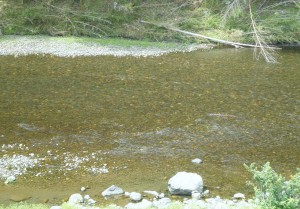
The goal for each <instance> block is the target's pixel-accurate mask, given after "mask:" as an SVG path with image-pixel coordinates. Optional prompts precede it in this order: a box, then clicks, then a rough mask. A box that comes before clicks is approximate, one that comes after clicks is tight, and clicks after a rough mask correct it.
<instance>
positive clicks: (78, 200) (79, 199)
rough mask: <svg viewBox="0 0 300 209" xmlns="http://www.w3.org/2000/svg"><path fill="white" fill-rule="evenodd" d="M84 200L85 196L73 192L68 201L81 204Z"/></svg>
mask: <svg viewBox="0 0 300 209" xmlns="http://www.w3.org/2000/svg"><path fill="white" fill-rule="evenodd" d="M82 202H83V197H82V195H81V194H79V193H75V194H72V195H71V196H70V197H69V200H68V203H70V204H79V203H82Z"/></svg>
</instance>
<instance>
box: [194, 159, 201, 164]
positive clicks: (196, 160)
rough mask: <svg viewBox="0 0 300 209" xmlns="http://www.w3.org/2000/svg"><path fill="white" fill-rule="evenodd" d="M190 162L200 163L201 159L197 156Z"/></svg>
mask: <svg viewBox="0 0 300 209" xmlns="http://www.w3.org/2000/svg"><path fill="white" fill-rule="evenodd" d="M192 163H195V164H200V163H202V160H201V159H199V158H195V159H193V160H192Z"/></svg>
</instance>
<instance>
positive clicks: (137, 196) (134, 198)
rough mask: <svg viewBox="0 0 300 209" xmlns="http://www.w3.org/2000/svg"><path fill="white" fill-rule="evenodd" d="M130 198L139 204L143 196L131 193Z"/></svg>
mask: <svg viewBox="0 0 300 209" xmlns="http://www.w3.org/2000/svg"><path fill="white" fill-rule="evenodd" d="M129 197H130V200H131V201H134V202H139V201H141V200H142V195H141V194H140V193H138V192H131V193H130V196H129Z"/></svg>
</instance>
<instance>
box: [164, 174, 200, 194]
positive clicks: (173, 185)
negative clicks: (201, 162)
mask: <svg viewBox="0 0 300 209" xmlns="http://www.w3.org/2000/svg"><path fill="white" fill-rule="evenodd" d="M168 189H169V192H170V193H171V194H177V195H191V193H192V192H193V191H196V192H199V193H202V190H203V180H202V177H201V176H200V175H198V174H196V173H187V172H178V173H177V174H176V175H175V176H173V177H172V178H171V179H170V180H169V182H168Z"/></svg>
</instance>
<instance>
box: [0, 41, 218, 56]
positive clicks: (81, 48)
mask: <svg viewBox="0 0 300 209" xmlns="http://www.w3.org/2000/svg"><path fill="white" fill-rule="evenodd" d="M74 40H75V41H74ZM74 40H73V41H68V39H65V38H61V39H59V38H51V37H47V36H2V38H1V39H0V56H1V55H2V56H4V55H13V56H26V55H33V54H49V55H55V56H59V57H76V56H99V55H112V56H136V57H146V56H160V55H163V54H167V53H171V52H179V51H184V52H188V51H193V50H198V49H211V48H212V47H213V46H212V45H208V44H202V45H188V46H186V45H185V46H183V45H178V46H174V47H169V46H167V45H166V47H155V46H154V47H141V46H130V47H127V46H126V47H125V46H124V47H122V46H115V45H102V44H98V43H93V42H76V39H74Z"/></svg>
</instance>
